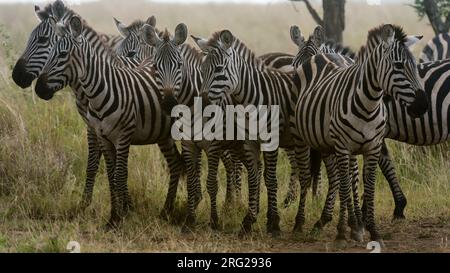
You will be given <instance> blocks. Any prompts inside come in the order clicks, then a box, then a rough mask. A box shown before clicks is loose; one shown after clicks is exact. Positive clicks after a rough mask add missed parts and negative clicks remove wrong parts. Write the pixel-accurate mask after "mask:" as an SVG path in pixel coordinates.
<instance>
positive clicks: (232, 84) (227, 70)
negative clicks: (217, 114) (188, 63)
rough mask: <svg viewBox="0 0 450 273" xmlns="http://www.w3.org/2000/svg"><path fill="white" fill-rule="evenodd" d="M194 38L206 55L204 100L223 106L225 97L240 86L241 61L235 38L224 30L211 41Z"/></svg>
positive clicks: (203, 64) (203, 73)
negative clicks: (236, 49) (239, 70)
mask: <svg viewBox="0 0 450 273" xmlns="http://www.w3.org/2000/svg"><path fill="white" fill-rule="evenodd" d="M192 38H193V39H194V40H195V42H196V43H197V45H198V46H199V47H200V49H201V50H202V51H203V53H204V54H206V58H205V59H204V61H203V63H202V65H201V73H202V78H203V83H202V88H201V95H202V97H203V100H204V101H205V103H208V104H209V103H211V104H215V105H221V104H222V102H223V101H224V100H225V97H226V96H227V95H230V94H232V93H233V92H234V91H235V90H236V89H237V88H238V86H239V79H238V75H239V72H238V67H239V64H240V62H239V61H240V59H239V58H237V54H236V51H235V49H234V48H233V47H232V45H233V43H234V36H233V34H231V32H230V31H229V30H223V31H221V32H217V33H215V34H214V35H213V37H212V38H211V39H210V40H209V41H207V40H205V39H202V38H198V37H194V36H192Z"/></svg>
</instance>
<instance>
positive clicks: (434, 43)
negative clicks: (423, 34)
mask: <svg viewBox="0 0 450 273" xmlns="http://www.w3.org/2000/svg"><path fill="white" fill-rule="evenodd" d="M449 58H450V33H441V34H439V35H437V36H435V37H434V38H433V39H431V40H430V41H429V42H428V43H427V45H426V46H425V48H424V49H423V50H422V52H421V53H420V56H419V60H420V62H421V63H425V62H431V61H438V60H444V59H449Z"/></svg>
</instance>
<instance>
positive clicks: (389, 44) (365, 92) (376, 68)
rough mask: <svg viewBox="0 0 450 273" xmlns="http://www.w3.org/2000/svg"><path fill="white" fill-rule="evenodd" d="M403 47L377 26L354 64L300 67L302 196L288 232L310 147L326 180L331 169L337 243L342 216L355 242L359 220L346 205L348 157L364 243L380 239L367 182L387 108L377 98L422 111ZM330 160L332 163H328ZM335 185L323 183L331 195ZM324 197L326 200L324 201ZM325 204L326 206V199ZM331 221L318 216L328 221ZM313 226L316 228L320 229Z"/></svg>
mask: <svg viewBox="0 0 450 273" xmlns="http://www.w3.org/2000/svg"><path fill="white" fill-rule="evenodd" d="M408 42H409V40H408V39H407V37H406V35H405V34H404V33H403V31H402V30H401V28H399V27H396V26H394V27H393V26H391V25H384V26H382V27H379V28H376V29H374V30H372V31H370V32H369V37H368V40H367V45H366V48H365V50H364V51H362V52H361V53H360V55H359V58H358V62H357V63H355V64H353V65H350V66H348V67H344V68H339V67H337V66H336V65H335V64H334V63H333V62H330V61H329V57H327V55H323V54H320V55H316V56H314V57H312V58H311V59H310V60H309V61H306V62H305V63H303V64H302V65H301V66H300V67H299V69H298V70H297V74H296V76H295V78H294V80H295V82H296V84H297V87H298V88H299V89H300V95H299V100H298V102H297V105H296V111H295V136H296V142H297V143H296V145H297V147H296V152H297V157H298V161H299V166H300V170H301V176H300V177H301V179H302V180H301V188H302V191H301V195H300V204H299V211H298V214H297V217H296V225H295V228H294V230H302V226H303V224H304V221H305V214H304V207H305V198H306V193H307V185H308V183H309V168H308V167H309V166H308V164H307V163H306V162H309V161H308V158H309V147H312V148H315V149H317V150H319V151H321V152H322V153H323V154H328V155H329V158H328V160H330V161H331V163H330V164H329V165H327V170H328V175H329V176H330V174H331V175H332V176H331V177H333V175H336V173H335V172H336V170H335V169H334V168H333V165H334V164H333V161H334V160H335V164H337V166H338V174H339V175H338V176H339V177H340V179H339V180H340V182H339V184H340V186H339V195H340V202H341V209H340V219H339V224H338V236H337V239H339V240H342V239H345V225H346V217H347V216H346V211H347V210H348V212H349V224H350V226H351V228H352V238H354V239H362V236H361V231H362V230H361V226H360V224H361V221H360V220H359V219H357V218H356V216H355V212H354V208H353V203H352V202H350V190H351V189H350V176H349V167H350V164H351V161H353V159H352V158H353V156H354V155H357V154H362V155H363V156H364V189H365V191H364V201H365V203H366V205H367V222H366V227H367V229H368V230H369V232H370V234H371V239H372V240H375V241H379V240H381V238H380V235H379V233H378V231H377V229H376V226H375V221H374V203H373V202H374V189H375V188H374V182H375V170H376V165H377V163H378V158H379V154H380V150H381V147H382V140H383V137H384V129H385V122H386V119H387V116H386V115H387V113H386V109H385V107H384V104H383V95H389V96H392V97H393V98H395V100H398V101H400V103H402V104H404V105H407V106H408V112H409V113H410V114H411V115H413V114H414V115H415V116H419V115H421V114H423V113H424V112H425V111H426V110H427V103H426V100H422V99H423V98H424V93H423V91H422V90H421V86H420V84H419V81H418V77H417V67H416V64H415V61H414V58H413V56H412V55H411V53H410V52H409V50H408V48H407V44H408ZM330 157H331V158H330ZM333 183H337V180H335V179H330V189H332V188H333ZM329 196H330V195H329ZM327 202H328V200H327ZM329 217H331V215H324V214H323V215H322V218H321V221H323V222H327V221H329ZM321 221H319V224H320V223H321Z"/></svg>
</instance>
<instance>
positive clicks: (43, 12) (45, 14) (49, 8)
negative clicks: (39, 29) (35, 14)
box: [39, 3, 53, 19]
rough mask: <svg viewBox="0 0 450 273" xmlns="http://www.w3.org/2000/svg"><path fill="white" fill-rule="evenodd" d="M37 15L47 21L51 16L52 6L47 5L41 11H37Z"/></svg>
mask: <svg viewBox="0 0 450 273" xmlns="http://www.w3.org/2000/svg"><path fill="white" fill-rule="evenodd" d="M39 14H40V15H41V16H43V17H45V19H48V18H50V16H53V12H52V4H51V3H49V4H47V5H46V6H45V7H44V8H43V9H42V10H40V11H39Z"/></svg>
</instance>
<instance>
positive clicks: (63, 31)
mask: <svg viewBox="0 0 450 273" xmlns="http://www.w3.org/2000/svg"><path fill="white" fill-rule="evenodd" d="M54 29H55V32H56V34H57V35H58V36H59V39H58V41H57V42H56V43H55V45H54V46H53V48H52V49H51V51H50V54H49V58H48V60H47V63H46V64H45V66H44V67H43V69H42V73H41V75H40V76H39V78H38V80H37V83H36V88H35V92H36V94H37V95H38V96H39V97H40V98H41V99H44V100H50V99H51V98H53V95H54V94H55V93H56V92H57V91H59V90H61V89H63V88H64V87H66V86H67V85H68V84H69V83H70V82H71V80H72V79H75V78H80V77H82V76H83V71H82V70H81V67H80V60H83V58H84V55H85V54H83V53H84V52H86V51H87V49H85V48H84V47H85V46H86V45H87V44H88V43H87V41H86V40H85V38H84V36H83V35H82V32H83V23H82V21H81V19H80V17H78V16H73V17H71V18H70V20H69V22H68V26H66V25H64V24H62V23H56V24H55V25H54ZM86 58H87V57H86Z"/></svg>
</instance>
